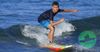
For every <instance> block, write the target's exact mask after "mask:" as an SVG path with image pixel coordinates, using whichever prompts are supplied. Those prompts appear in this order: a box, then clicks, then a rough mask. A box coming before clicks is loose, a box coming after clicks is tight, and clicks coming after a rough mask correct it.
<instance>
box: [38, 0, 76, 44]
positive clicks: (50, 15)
mask: <svg viewBox="0 0 100 52" xmlns="http://www.w3.org/2000/svg"><path fill="white" fill-rule="evenodd" d="M58 12H78V10H70V9H60V8H59V3H58V2H57V1H54V2H53V3H52V8H51V9H49V10H47V11H45V12H43V13H42V14H40V16H39V17H38V22H39V23H40V24H41V25H42V26H43V27H45V28H48V29H49V30H50V32H49V33H48V39H49V43H50V44H52V43H53V40H54V31H55V26H56V25H58V24H60V23H62V22H63V21H64V18H61V19H60V20H58V21H57V22H55V21H54V16H55V15H56V14H57V13H58Z"/></svg>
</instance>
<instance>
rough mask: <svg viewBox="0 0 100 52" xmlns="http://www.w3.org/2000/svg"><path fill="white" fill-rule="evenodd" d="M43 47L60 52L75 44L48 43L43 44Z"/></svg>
mask: <svg viewBox="0 0 100 52" xmlns="http://www.w3.org/2000/svg"><path fill="white" fill-rule="evenodd" d="M43 47H44V48H48V49H50V50H51V51H53V52H60V51H63V50H64V49H68V48H72V47H73V45H57V44H54V45H46V46H43Z"/></svg>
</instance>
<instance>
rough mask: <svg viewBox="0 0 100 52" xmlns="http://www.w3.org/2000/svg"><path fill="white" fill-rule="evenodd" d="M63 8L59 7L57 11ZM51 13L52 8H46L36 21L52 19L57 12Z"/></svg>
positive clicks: (61, 10)
mask: <svg viewBox="0 0 100 52" xmlns="http://www.w3.org/2000/svg"><path fill="white" fill-rule="evenodd" d="M63 11H64V10H63V9H59V10H58V12H63ZM58 12H56V13H53V11H52V9H50V10H47V11H45V12H43V13H42V14H41V15H40V16H39V17H38V22H42V21H44V20H52V21H53V20H54V16H55V15H56V14H57V13H58Z"/></svg>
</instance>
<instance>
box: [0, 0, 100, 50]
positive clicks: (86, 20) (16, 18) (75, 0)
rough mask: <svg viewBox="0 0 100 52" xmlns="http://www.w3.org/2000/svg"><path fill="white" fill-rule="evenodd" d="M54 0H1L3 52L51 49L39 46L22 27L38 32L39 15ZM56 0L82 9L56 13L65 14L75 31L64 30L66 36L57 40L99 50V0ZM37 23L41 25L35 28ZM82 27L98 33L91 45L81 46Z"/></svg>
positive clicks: (66, 5)
mask: <svg viewBox="0 0 100 52" xmlns="http://www.w3.org/2000/svg"><path fill="white" fill-rule="evenodd" d="M53 1H54V0H0V52H50V50H49V49H45V48H39V47H38V42H37V40H36V39H34V38H30V36H25V34H23V33H22V32H23V31H22V29H26V28H24V27H25V26H28V27H29V28H30V29H33V30H32V31H33V32H35V33H36V34H38V33H37V32H39V30H40V29H41V28H40V27H41V26H39V23H38V22H37V18H38V16H39V15H40V14H41V13H42V12H44V11H46V10H48V9H51V4H52V2H53ZM56 1H58V2H59V3H60V8H61V9H77V10H79V12H75V13H73V12H69V13H59V14H57V15H56V16H55V21H57V20H59V19H60V18H62V17H64V18H65V21H67V22H65V23H69V24H72V26H75V31H73V32H70V33H68V32H64V31H62V32H64V33H63V34H62V35H64V36H62V37H60V38H58V39H57V43H61V44H72V45H75V48H74V49H73V50H74V52H100V50H99V49H100V23H99V22H100V7H99V6H100V0H56ZM35 27H37V28H40V29H39V30H38V29H34V28H35ZM61 27H63V26H61ZM65 27H66V26H65ZM30 29H29V30H30ZM43 29H44V28H43ZM44 30H45V29H44ZM64 30H65V29H64ZM27 31H28V30H27ZM83 31H92V32H94V33H95V35H96V43H95V45H94V46H93V47H92V48H89V49H86V48H83V47H81V45H80V43H79V39H78V38H79V36H80V33H81V32H83ZM24 32H26V31H24ZM29 32H30V31H29ZM59 32H60V31H59ZM62 32H61V33H62ZM35 33H31V34H35ZM29 34H30V33H29ZM67 34H68V35H67ZM43 37H44V36H43ZM65 52H67V51H65Z"/></svg>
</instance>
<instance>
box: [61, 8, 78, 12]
mask: <svg viewBox="0 0 100 52" xmlns="http://www.w3.org/2000/svg"><path fill="white" fill-rule="evenodd" d="M78 11H79V10H70V9H64V10H63V12H78Z"/></svg>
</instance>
